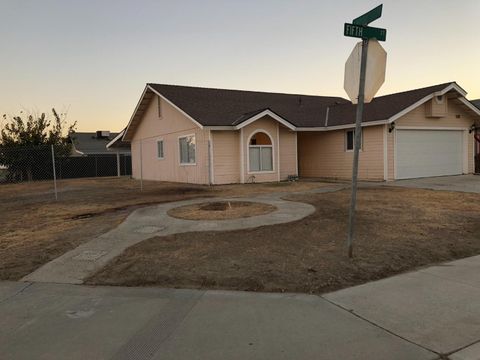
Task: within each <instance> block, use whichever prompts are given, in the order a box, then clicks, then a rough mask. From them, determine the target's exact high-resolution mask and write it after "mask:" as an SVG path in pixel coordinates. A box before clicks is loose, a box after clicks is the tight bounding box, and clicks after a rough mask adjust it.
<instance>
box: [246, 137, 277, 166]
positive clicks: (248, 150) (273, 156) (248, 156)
mask: <svg viewBox="0 0 480 360" xmlns="http://www.w3.org/2000/svg"><path fill="white" fill-rule="evenodd" d="M260 132H263V133H265V134H267V136H268V137H269V138H270V142H271V143H272V144H271V145H250V140H251V139H252V137H253V136H254V135H255V134H257V133H260ZM247 147H248V148H247V166H248V171H247V174H248V175H255V174H275V172H276V166H275V148H274V146H273V138H272V135H270V133H269V132H268V131H266V130H263V129H257V130H255V131H254V132H253V133H251V134H250V136H249V137H248V139H247ZM250 147H271V148H272V170H265V171H250Z"/></svg>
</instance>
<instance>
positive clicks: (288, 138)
mask: <svg viewBox="0 0 480 360" xmlns="http://www.w3.org/2000/svg"><path fill="white" fill-rule="evenodd" d="M279 135H280V180H286V179H288V176H289V175H295V176H298V173H297V132H296V131H291V130H289V129H287V128H285V127H283V126H280V127H279Z"/></svg>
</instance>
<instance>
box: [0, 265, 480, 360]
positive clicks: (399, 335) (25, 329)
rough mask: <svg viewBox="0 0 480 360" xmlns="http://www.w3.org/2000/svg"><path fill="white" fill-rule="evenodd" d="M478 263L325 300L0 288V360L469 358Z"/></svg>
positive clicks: (477, 328) (479, 314)
mask: <svg viewBox="0 0 480 360" xmlns="http://www.w3.org/2000/svg"><path fill="white" fill-rule="evenodd" d="M479 274H480V256H476V257H471V258H467V259H463V260H459V261H454V262H450V263H445V264H441V265H439V266H433V267H429V268H425V269H422V270H419V271H416V272H412V273H406V274H402V275H398V276H394V277H391V278H388V279H383V280H380V281H376V282H371V283H368V284H364V285H360V286H356V287H352V288H348V289H344V290H341V291H337V292H334V293H330V294H326V295H324V296H321V297H320V296H314V295H302V294H265V293H248V292H234V291H200V290H173V289H158V288H122V287H88V286H79V285H67V284H48V283H33V284H32V283H21V282H4V283H0V319H1V321H0V349H1V356H0V357H1V358H2V360H3V359H82V360H84V359H212V360H216V359H300V360H303V359H320V360H322V359H332V360H333V359H342V360H348V359H368V360H376V359H440V358H441V359H451V360H474V359H477V360H478V359H480V275H479Z"/></svg>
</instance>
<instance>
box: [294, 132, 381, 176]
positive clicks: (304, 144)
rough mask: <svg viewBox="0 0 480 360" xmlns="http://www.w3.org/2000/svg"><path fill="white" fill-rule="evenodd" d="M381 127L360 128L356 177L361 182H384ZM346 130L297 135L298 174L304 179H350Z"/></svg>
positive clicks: (351, 157) (300, 133) (351, 153)
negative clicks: (360, 140) (361, 134)
mask: <svg viewBox="0 0 480 360" xmlns="http://www.w3.org/2000/svg"><path fill="white" fill-rule="evenodd" d="M384 130H385V128H384V126H368V127H364V128H363V144H362V150H361V151H360V160H359V169H358V176H359V179H361V180H376V181H379V180H383V179H384V158H383V144H384V142H383V141H384ZM345 133H346V130H335V131H321V132H313V131H312V132H309V131H305V132H299V133H298V158H299V172H300V176H303V177H323V178H336V179H349V178H351V176H352V164H353V151H346V150H345V149H346V146H345Z"/></svg>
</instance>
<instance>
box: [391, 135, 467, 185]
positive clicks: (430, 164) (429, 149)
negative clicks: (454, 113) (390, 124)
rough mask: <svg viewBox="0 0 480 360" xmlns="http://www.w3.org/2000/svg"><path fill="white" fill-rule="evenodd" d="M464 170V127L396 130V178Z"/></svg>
mask: <svg viewBox="0 0 480 360" xmlns="http://www.w3.org/2000/svg"><path fill="white" fill-rule="evenodd" d="M462 172H463V131H453V130H397V179H408V178H418V177H427V176H442V175H457V174H462Z"/></svg>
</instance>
